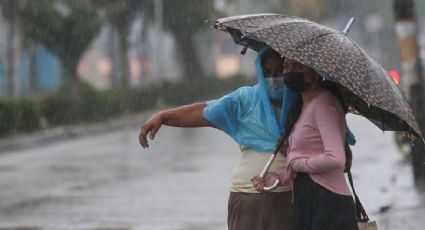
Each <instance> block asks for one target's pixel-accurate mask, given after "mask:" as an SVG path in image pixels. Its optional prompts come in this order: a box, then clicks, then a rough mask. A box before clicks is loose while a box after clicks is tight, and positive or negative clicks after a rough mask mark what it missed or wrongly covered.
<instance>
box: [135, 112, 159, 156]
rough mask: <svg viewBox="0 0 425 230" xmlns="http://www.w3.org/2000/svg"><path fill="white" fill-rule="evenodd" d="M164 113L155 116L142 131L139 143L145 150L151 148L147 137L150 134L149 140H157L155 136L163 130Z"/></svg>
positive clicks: (144, 125)
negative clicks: (160, 129)
mask: <svg viewBox="0 0 425 230" xmlns="http://www.w3.org/2000/svg"><path fill="white" fill-rule="evenodd" d="M161 116H162V113H161V112H159V113H156V114H154V115H153V116H152V117H151V118H149V120H147V121H146V122H145V123H144V124H143V125H142V128H141V129H140V135H139V143H140V145H141V146H142V147H143V148H149V143H148V139H147V135H148V133H149V139H151V140H153V139H155V135H156V133H157V132H158V130H159V128H161V124H162V117H161Z"/></svg>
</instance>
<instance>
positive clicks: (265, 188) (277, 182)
mask: <svg viewBox="0 0 425 230" xmlns="http://www.w3.org/2000/svg"><path fill="white" fill-rule="evenodd" d="M279 184H280V181H279V179H277V178H276V180H275V181H274V183H273V184H272V185H271V186H269V187H264V191H266V192H270V191H272V190H273V189H275V188H276V187H277V186H279Z"/></svg>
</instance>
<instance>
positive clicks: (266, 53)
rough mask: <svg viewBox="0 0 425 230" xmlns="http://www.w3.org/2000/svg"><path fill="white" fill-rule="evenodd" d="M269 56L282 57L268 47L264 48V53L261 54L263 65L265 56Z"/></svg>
mask: <svg viewBox="0 0 425 230" xmlns="http://www.w3.org/2000/svg"><path fill="white" fill-rule="evenodd" d="M269 57H276V58H279V59H282V56H281V55H280V54H279V53H278V52H276V51H275V50H274V49H271V48H270V49H268V50H266V52H264V54H263V55H262V56H261V65H263V64H264V61H265V60H266V58H269Z"/></svg>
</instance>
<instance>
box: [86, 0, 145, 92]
mask: <svg viewBox="0 0 425 230" xmlns="http://www.w3.org/2000/svg"><path fill="white" fill-rule="evenodd" d="M88 2H89V3H90V4H91V5H92V6H94V7H96V8H97V9H99V10H100V11H101V12H102V13H101V20H102V21H103V22H104V23H110V24H111V25H112V26H113V27H114V28H115V29H116V30H117V31H118V40H119V48H120V54H119V56H120V58H119V59H120V74H121V85H128V78H129V75H130V71H129V70H130V68H129V63H128V48H129V46H128V37H129V32H130V27H131V23H132V22H133V20H134V19H135V17H136V16H137V14H139V13H142V12H143V9H146V8H149V9H151V8H152V6H151V4H152V3H151V1H146V0H120V1H116V0H88Z"/></svg>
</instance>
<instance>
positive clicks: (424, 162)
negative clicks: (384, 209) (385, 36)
mask: <svg viewBox="0 0 425 230" xmlns="http://www.w3.org/2000/svg"><path fill="white" fill-rule="evenodd" d="M394 15H395V22H396V24H395V30H396V35H397V39H398V45H399V48H400V59H401V65H402V70H403V77H402V79H401V89H402V91H403V92H404V95H405V96H406V98H407V99H408V102H409V104H410V106H411V107H412V109H413V113H414V115H415V117H416V120H417V121H418V123H419V126H420V128H421V131H422V133H423V134H425V109H424V105H425V104H424V102H425V97H424V95H425V94H424V93H423V89H424V76H423V69H422V66H421V61H420V59H419V45H418V42H417V35H418V25H417V21H416V17H415V2H414V0H394ZM411 155H412V166H413V175H414V179H415V184H416V187H417V188H419V189H425V145H424V143H423V142H422V141H421V140H417V141H415V143H414V144H413V146H412V148H411Z"/></svg>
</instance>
